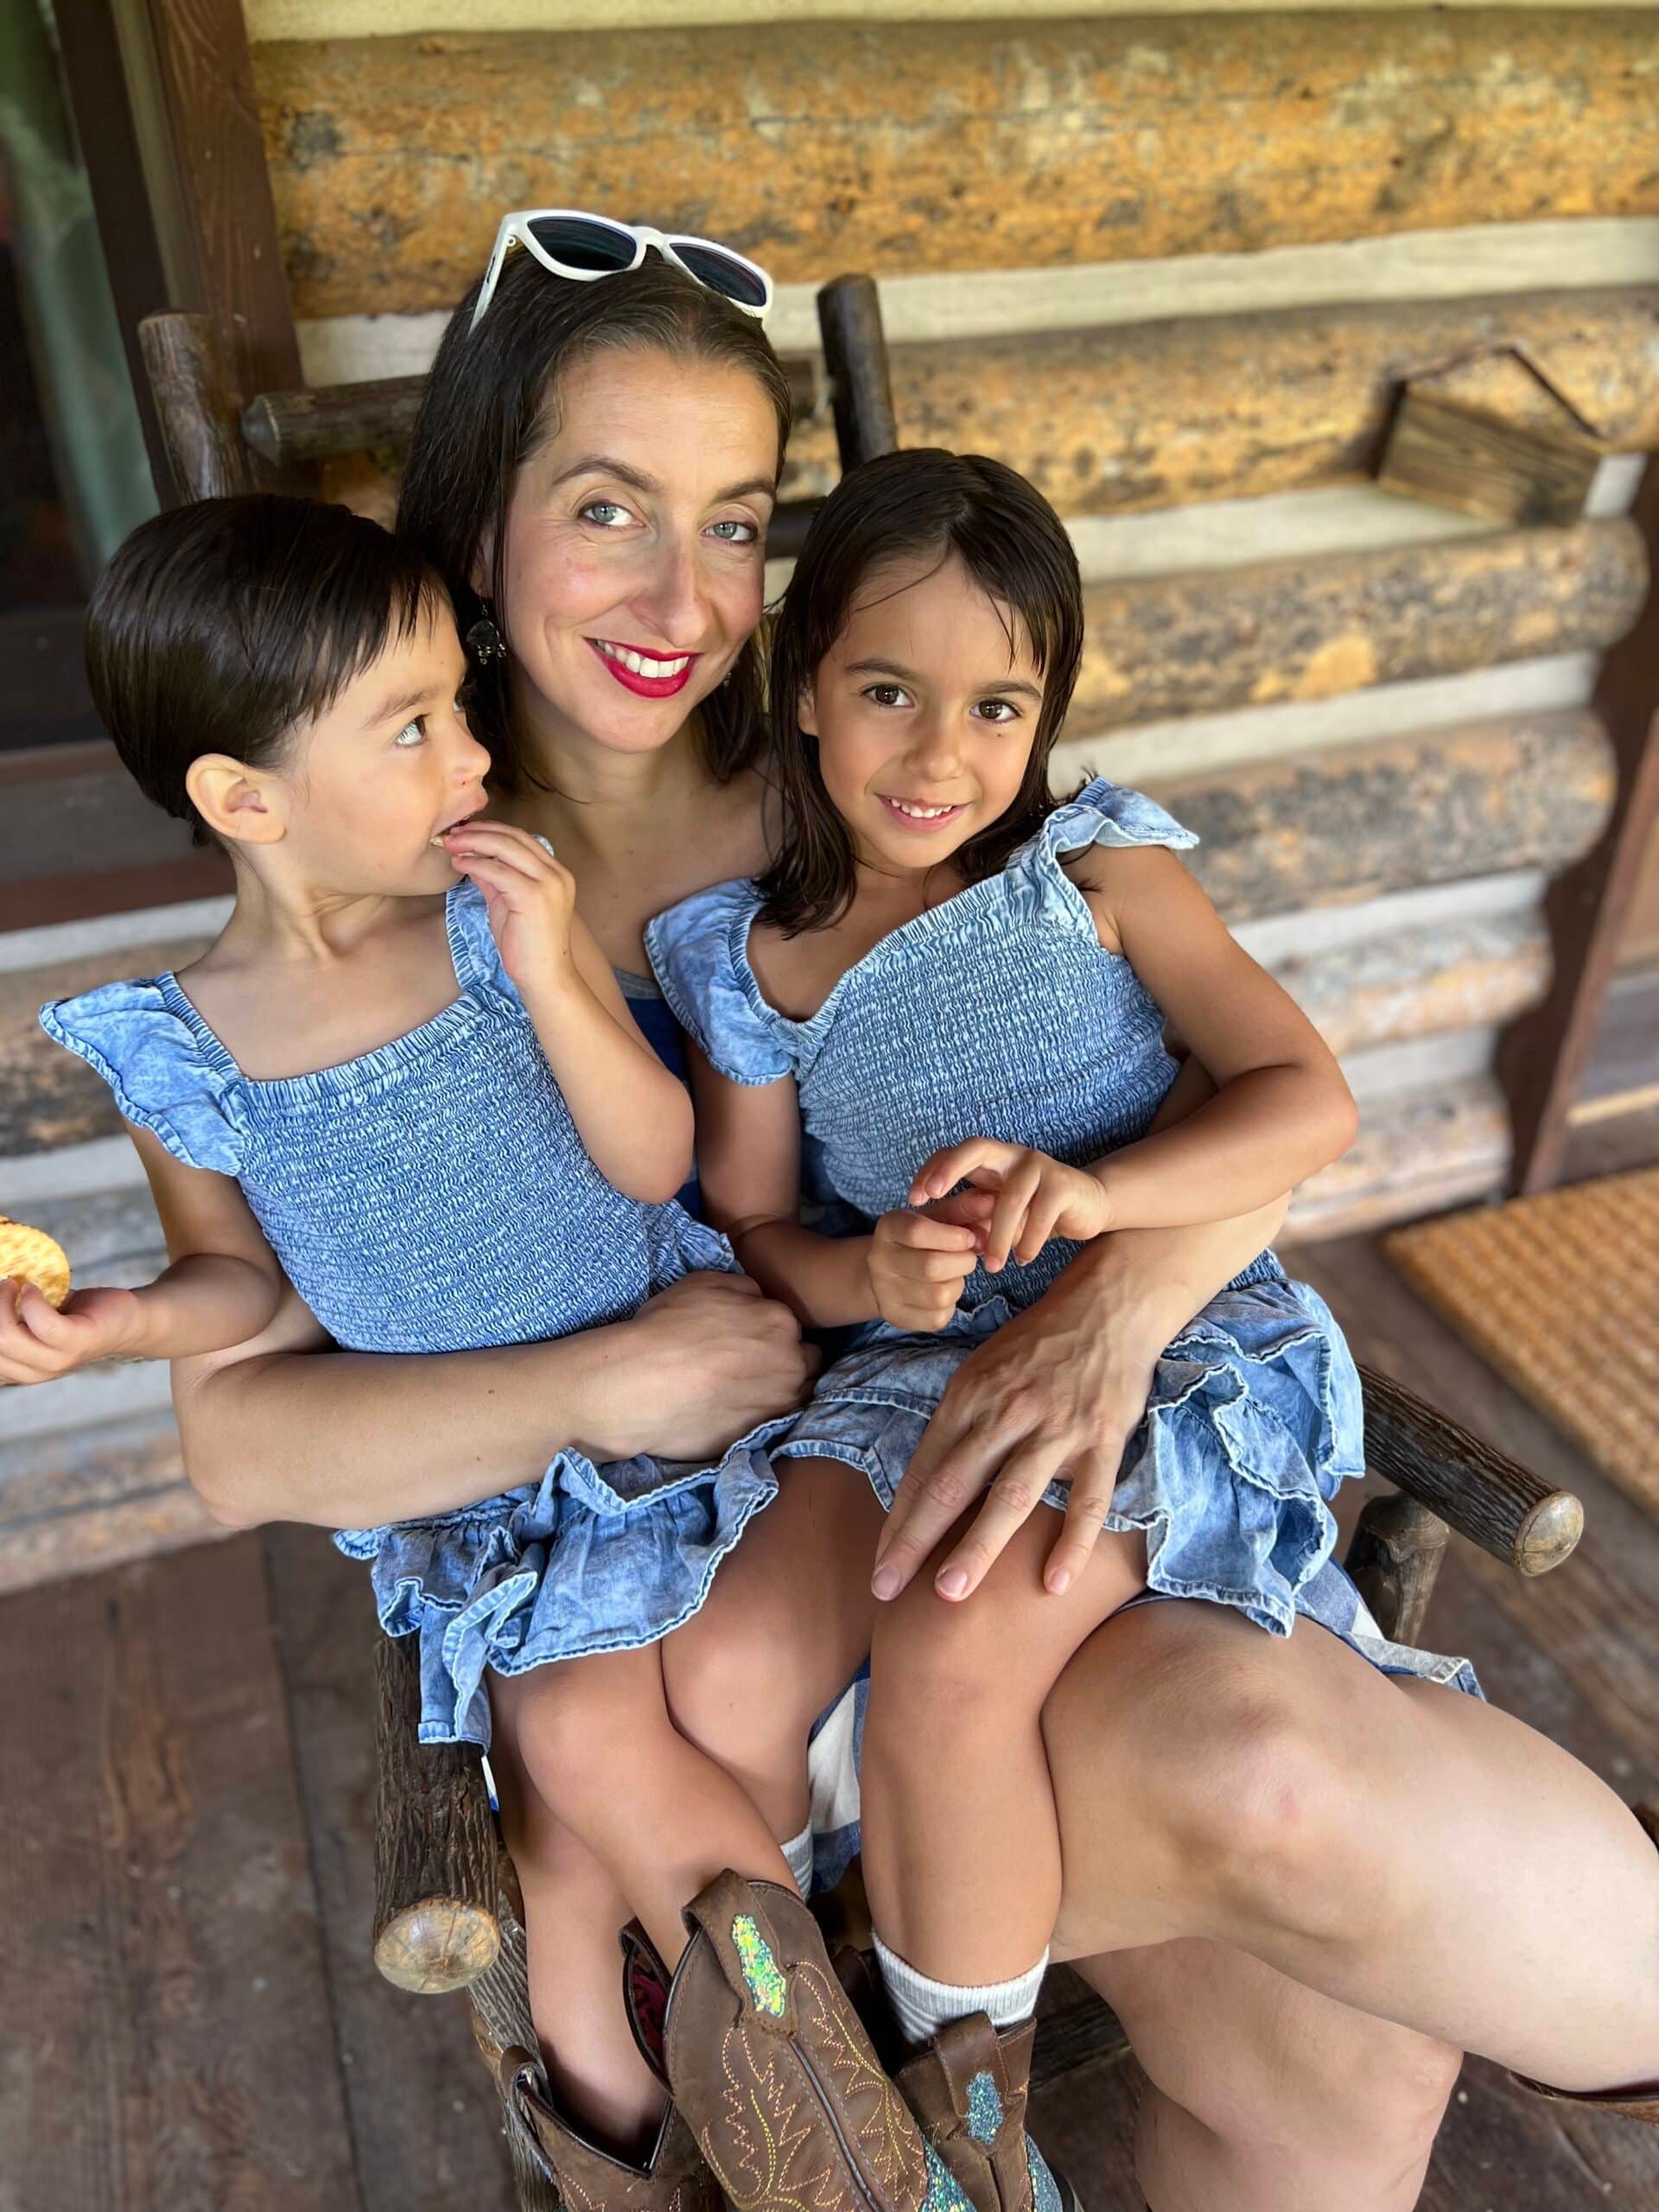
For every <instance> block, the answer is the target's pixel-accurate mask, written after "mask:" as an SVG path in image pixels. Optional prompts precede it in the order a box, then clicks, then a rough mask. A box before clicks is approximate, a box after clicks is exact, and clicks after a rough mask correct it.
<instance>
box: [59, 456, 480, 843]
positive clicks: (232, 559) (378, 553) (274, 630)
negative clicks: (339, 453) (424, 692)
mask: <svg viewBox="0 0 1659 2212" xmlns="http://www.w3.org/2000/svg"><path fill="white" fill-rule="evenodd" d="M442 603H443V590H442V585H441V584H440V582H438V579H437V577H436V576H435V575H434V574H433V573H432V570H431V569H429V567H428V565H427V563H425V561H423V559H422V557H421V555H420V552H419V550H418V549H417V548H416V547H414V546H412V545H409V544H400V543H398V541H397V539H396V538H394V537H391V535H390V534H389V533H388V532H387V531H384V530H382V529H381V527H380V525H379V524H378V523H377V522H370V521H369V520H367V519H366V518H365V517H364V516H362V515H354V514H353V513H352V512H350V510H349V509H347V508H346V507H337V506H325V505H323V504H322V502H321V500H317V499H286V498H283V497H281V496H280V495H278V494H277V493H250V494H248V495H246V496H245V497H242V498H238V499H200V500H197V501H196V502H195V503H194V505H189V506H184V507H175V508H173V509H171V510H170V512H168V513H166V514H160V515H156V516H155V517H153V518H152V519H151V520H150V521H149V522H145V523H140V524H139V525H138V527H137V530H135V531H133V532H132V534H131V536H130V537H128V538H126V539H125V540H124V542H123V543H122V544H121V545H119V546H118V548H117V550H116V551H115V552H114V554H113V555H112V556H111V559H110V561H109V563H108V564H107V566H106V567H105V570H104V573H103V575H101V576H99V580H98V584H97V588H95V589H94V591H93V593H92V605H91V606H90V607H89V608H88V609H87V613H86V675H87V678H88V681H89V682H90V683H91V685H92V703H93V704H94V706H95V707H96V708H97V709H98V711H99V716H100V717H101V718H102V721H103V722H104V726H105V728H106V729H107V730H108V731H109V733H110V735H111V737H112V738H113V739H114V741H115V749H116V751H117V752H118V753H119V754H120V756H121V758H122V760H123V761H124V763H125V765H126V766H127V768H128V769H129V770H130V772H131V774H132V777H133V779H134V780H135V782H136V783H137V785H138V787H139V789H140V790H141V791H143V794H144V796H145V797H146V798H150V799H153V800H154V801H155V802H156V805H157V806H160V807H164V808H165V809H166V810H167V811H168V813H169V814H174V815H177V816H178V817H180V819H181V820H182V821H185V822H188V823H189V824H190V825H191V829H192V831H193V833H194V839H195V842H196V843H197V844H199V845H203V844H206V843H207V842H208V833H207V829H206V828H205V826H204V825H203V823H202V820H201V817H200V815H199V814H198V813H197V811H196V810H195V808H194V805H193V804H191V801H190V798H189V795H188V792H187V791H186V790H185V785H184V779H185V774H186V772H187V771H188V768H189V766H190V763H191V762H192V761H193V760H200V758H201V756H202V754H203V753H229V754H230V755H231V756H232V759H234V760H241V761H245V763H246V764H247V766H249V767H251V768H274V767H278V766H281V765H282V761H283V755H284V753H285V752H286V749H287V747H288V743H289V738H290V736H291V735H292V733H293V732H294V730H295V728H296V727H297V726H298V725H300V724H302V723H304V722H308V721H315V718H316V717H317V716H318V715H321V714H324V713H326V712H327V709H329V707H331V706H332V705H333V704H334V701H335V700H336V699H337V698H338V697H339V696H340V693H341V692H342V691H343V690H345V688H346V685H347V684H348V683H351V681H352V680H353V677H357V676H359V675H361V673H362V672H363V671H364V670H365V668H367V667H368V665H369V664H370V663H371V662H372V660H374V659H375V658H377V657H378V654H379V653H380V652H382V651H383V649H384V648H385V645H387V644H388V643H389V642H390V640H391V639H392V638H393V637H394V636H395V637H397V638H406V637H409V636H410V634H411V633H412V632H413V631H414V629H415V627H416V624H417V623H418V622H419V621H420V620H421V619H422V616H423V612H425V613H429V612H430V611H431V609H432V607H434V606H435V605H442Z"/></svg>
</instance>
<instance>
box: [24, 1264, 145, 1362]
mask: <svg viewBox="0 0 1659 2212" xmlns="http://www.w3.org/2000/svg"><path fill="white" fill-rule="evenodd" d="M141 1310H142V1309H141V1306H140V1304H139V1300H138V1299H137V1296H136V1295H135V1294H134V1293H133V1292H131V1291H130V1290H76V1291H72V1292H71V1293H70V1294H69V1296H68V1297H67V1298H66V1299H65V1300H64V1301H63V1304H62V1306H58V1307H54V1306H51V1305H49V1304H48V1301H47V1300H46V1299H45V1298H44V1297H42V1295H41V1293H40V1291H39V1290H38V1289H37V1288H36V1287H35V1285H34V1284H33V1283H32V1282H19V1281H16V1279H15V1278H14V1277H12V1276H10V1275H8V1276H4V1277H0V1383H50V1382H52V1381H53V1380H54V1378H55V1377H56V1376H60V1375H68V1374H71V1373H73V1370H75V1369H76V1368H78V1367H88V1366H90V1365H91V1364H92V1362H93V1361H94V1360H98V1359H118V1358H119V1357H121V1355H122V1354H123V1353H124V1352H127V1351H132V1350H133V1349H134V1348H135V1345H136V1344H137V1330H138V1317H139V1314H140V1312H141Z"/></svg>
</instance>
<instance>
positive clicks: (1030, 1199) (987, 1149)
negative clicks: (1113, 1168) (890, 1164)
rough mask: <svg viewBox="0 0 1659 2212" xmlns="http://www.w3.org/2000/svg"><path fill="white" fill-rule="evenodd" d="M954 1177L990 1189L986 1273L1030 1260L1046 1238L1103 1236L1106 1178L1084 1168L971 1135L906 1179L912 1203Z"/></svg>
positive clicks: (1107, 1212)
mask: <svg viewBox="0 0 1659 2212" xmlns="http://www.w3.org/2000/svg"><path fill="white" fill-rule="evenodd" d="M958 1183H966V1184H967V1185H969V1188H970V1189H973V1190H976V1191H985V1192H990V1193H991V1194H992V1197H993V1200H994V1203H993V1205H992V1206H991V1210H990V1214H989V1217H988V1223H987V1226H986V1230H985V1272H986V1274H988V1275H994V1274H1001V1270H1002V1268H1004V1267H1005V1266H1006V1265H1007V1261H1008V1258H1009V1255H1013V1257H1014V1259H1016V1260H1018V1261H1020V1262H1022V1263H1028V1262H1031V1261H1033V1260H1034V1259H1035V1258H1036V1257H1037V1255H1038V1254H1039V1252H1040V1251H1041V1250H1042V1249H1043V1247H1044V1245H1045V1244H1046V1243H1047V1242H1048V1240H1049V1238H1050V1237H1051V1236H1063V1237H1066V1238H1068V1239H1069V1240H1071V1242H1072V1243H1078V1244H1086V1243H1090V1241H1091V1239H1093V1238H1094V1237H1096V1236H1104V1235H1105V1233H1106V1231H1107V1230H1109V1228H1110V1227H1111V1225H1112V1222H1111V1207H1110V1205H1109V1202H1108V1199H1107V1196H1106V1189H1105V1185H1104V1184H1103V1183H1102V1182H1101V1181H1099V1180H1098V1179H1096V1177H1095V1176H1093V1175H1091V1174H1090V1173H1089V1171H1088V1170H1087V1169H1086V1168H1083V1167H1068V1166H1066V1165H1065V1162H1064V1161H1063V1160H1053V1159H1051V1158H1050V1156H1049V1155H1048V1154H1047V1153H1046V1152H1036V1151H1033V1148H1032V1147H1030V1146H1029V1145H1023V1144H1004V1143H1001V1141H999V1140H998V1139H997V1138H995V1137H969V1138H968V1139H967V1140H966V1141H965V1142H963V1143H962V1144H953V1145H949V1146H947V1147H946V1148H945V1149H944V1151H943V1152H936V1153H935V1154H933V1157H932V1158H931V1160H928V1161H926V1162H925V1164H924V1166H922V1167H921V1169H920V1170H919V1171H918V1174H917V1177H916V1180H915V1181H914V1182H913V1183H912V1185H911V1189H910V1202H911V1204H912V1205H926V1204H927V1202H928V1201H929V1200H930V1199H934V1198H944V1196H945V1194H946V1193H947V1192H950V1191H954V1190H955V1188H956V1186H957V1184H958Z"/></svg>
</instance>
